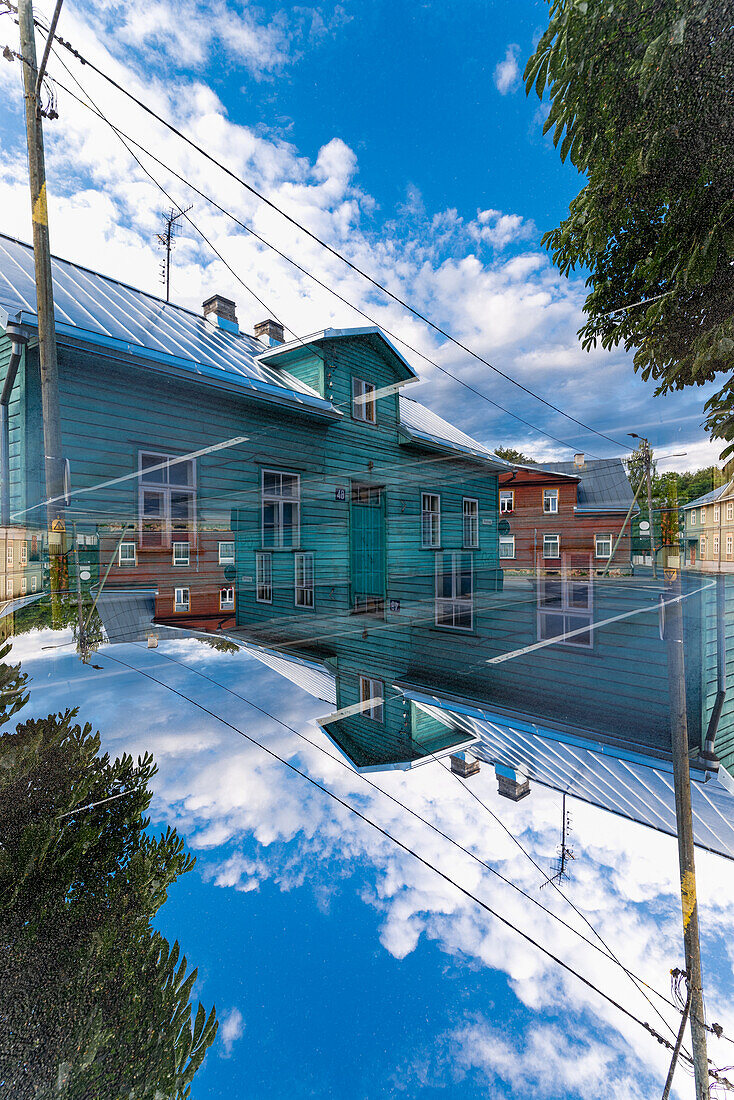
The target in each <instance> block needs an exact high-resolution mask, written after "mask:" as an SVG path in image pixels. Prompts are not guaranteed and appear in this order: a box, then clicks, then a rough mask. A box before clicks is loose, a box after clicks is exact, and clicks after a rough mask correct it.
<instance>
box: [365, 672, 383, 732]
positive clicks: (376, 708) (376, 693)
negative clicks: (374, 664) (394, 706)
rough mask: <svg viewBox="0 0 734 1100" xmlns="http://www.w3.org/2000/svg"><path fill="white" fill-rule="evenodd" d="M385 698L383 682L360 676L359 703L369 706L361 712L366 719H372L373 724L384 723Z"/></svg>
mask: <svg viewBox="0 0 734 1100" xmlns="http://www.w3.org/2000/svg"><path fill="white" fill-rule="evenodd" d="M384 698H385V688H384V685H383V683H382V680H373V679H372V677H371V676H360V678H359V701H360V703H362V704H365V703H366V704H367V705H366V706H363V708H362V711H361V713H362V714H363V715H364V716H365V718H371V719H372V721H373V722H384V720H385V717H384V708H383V702H384Z"/></svg>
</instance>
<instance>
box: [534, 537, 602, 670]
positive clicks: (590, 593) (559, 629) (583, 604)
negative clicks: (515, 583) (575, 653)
mask: <svg viewBox="0 0 734 1100" xmlns="http://www.w3.org/2000/svg"><path fill="white" fill-rule="evenodd" d="M569 556H570V555H568V554H566V555H565V556H564V558H563V559H562V562H561V565H560V567H556V568H553V569H552V570H546V569H545V568H544V567H543V566H540V565H539V566H538V574H537V592H538V601H537V602H538V614H537V619H538V621H537V638H538V641H546V640H547V639H548V638H555V637H559V636H560V635H563V634H567V633H570V632H572V631H574V630H577V629H581V628H582V627H587V626H588V641H584V640H583V634H579V635H577V636H576V637H574V638H568V639H565V640H564V641H559V642H556V643H554V644H555V645H564V646H572V647H574V648H576V649H586V650H589V649H593V648H594V627H593V610H594V572H593V569H592V564H591V554H589V555H588V558H587V559H586V562H585V563H584V565H585V568H584V572H585V573H586V575H585V576H584V575H582V576H578V569H577V568H575V567H574V565H573V562H572V563H571V567H570V568H569ZM551 586H552V587H553V589H554V596H553V598H549V589H550V587H551ZM582 586H585V591H584V589H583V587H582ZM579 595H581V596H582V597H583V599H582V600H580V599H579ZM543 626H547V627H548V628H549V629H547V630H544V629H543Z"/></svg>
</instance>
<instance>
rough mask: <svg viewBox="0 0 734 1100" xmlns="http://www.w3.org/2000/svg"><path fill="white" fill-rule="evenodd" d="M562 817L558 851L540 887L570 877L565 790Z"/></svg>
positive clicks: (569, 819) (569, 831)
mask: <svg viewBox="0 0 734 1100" xmlns="http://www.w3.org/2000/svg"><path fill="white" fill-rule="evenodd" d="M562 814H563V818H562V823H561V843H560V844H559V845H558V847H557V849H556V852H557V853H558V854H557V855H556V857H555V859H554V860H553V861H552V863H551V875H550V878H549V879H547V880H546V881H545V882H544V883H543V884H542V885H541V887H540V889H541V890H542V889H543V886H547V885H548V883H549V882H556V883H558V885H560V884H561V883H562V882H565V881H566V880H567V879H569V878H570V877H571V872H570V870H569V866H568V865H569V863H570V861H571V860H572V859H575V856H574V854H573V849H572V848H569V846H568V844H567V840H568V838H569V836H570V834H571V812H570V810H569V811H567V810H566V792H565V791H564V792H563V810H562Z"/></svg>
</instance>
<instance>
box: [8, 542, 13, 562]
mask: <svg viewBox="0 0 734 1100" xmlns="http://www.w3.org/2000/svg"><path fill="white" fill-rule="evenodd" d="M12 564H13V544H12V542H9V543H8V565H12Z"/></svg>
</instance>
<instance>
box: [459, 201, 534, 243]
mask: <svg viewBox="0 0 734 1100" xmlns="http://www.w3.org/2000/svg"><path fill="white" fill-rule="evenodd" d="M469 231H470V233H471V235H472V236H473V237H474V239H475V240H477V241H486V242H488V243H489V244H491V245H493V246H494V248H496V249H497V251H501V250H502V249H503V248H504V247H505V245H508V244H510V242H511V241H523V240H532V239H533V238H534V237H536V236H537V229H536V228H535V224H534V223H533V222H532V221H525V219H524V218H523V217H522V215H520V214H503V213H502V211H501V210H480V211H479V213H478V214H477V218H476V221H475V222H473V223H471V224H470V226H469Z"/></svg>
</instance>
